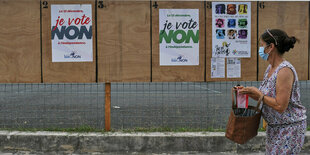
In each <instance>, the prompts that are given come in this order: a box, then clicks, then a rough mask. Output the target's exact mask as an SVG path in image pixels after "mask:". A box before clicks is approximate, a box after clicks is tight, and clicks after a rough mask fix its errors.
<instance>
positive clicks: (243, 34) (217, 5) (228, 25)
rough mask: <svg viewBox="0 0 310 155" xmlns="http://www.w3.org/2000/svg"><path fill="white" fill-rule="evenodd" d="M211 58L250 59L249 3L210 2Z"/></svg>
mask: <svg viewBox="0 0 310 155" xmlns="http://www.w3.org/2000/svg"><path fill="white" fill-rule="evenodd" d="M212 57H225V58H226V57H235V58H249V57H251V2H212Z"/></svg>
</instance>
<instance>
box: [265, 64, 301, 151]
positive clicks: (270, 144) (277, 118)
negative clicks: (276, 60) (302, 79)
mask: <svg viewBox="0 0 310 155" xmlns="http://www.w3.org/2000/svg"><path fill="white" fill-rule="evenodd" d="M284 67H288V68H290V69H291V70H292V71H293V73H294V77H295V78H294V83H293V87H292V92H291V98H290V101H289V104H288V107H287V109H286V110H285V112H283V113H282V114H281V113H279V112H277V111H276V110H274V109H272V108H271V107H269V106H268V105H266V104H263V108H262V116H263V118H264V119H265V120H266V122H267V123H268V126H267V131H266V134H267V137H266V154H267V155H269V154H270V155H278V154H297V153H299V152H300V151H301V148H302V146H303V144H304V138H305V132H306V128H307V120H306V119H307V116H306V108H305V107H304V106H302V105H301V102H300V89H299V83H298V76H297V73H296V70H295V68H294V67H293V66H292V65H291V64H290V63H289V62H288V61H283V62H282V63H281V64H280V65H279V66H278V67H277V68H276V70H275V71H274V72H273V73H272V75H271V76H270V77H269V78H268V72H269V70H270V69H271V65H269V66H268V67H267V69H266V71H265V75H264V80H263V82H262V83H261V85H260V87H259V90H260V91H261V92H262V93H263V94H264V95H266V96H270V97H273V98H275V97H276V81H277V76H278V72H279V71H280V70H281V69H282V68H284Z"/></svg>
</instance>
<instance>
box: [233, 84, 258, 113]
mask: <svg viewBox="0 0 310 155" xmlns="http://www.w3.org/2000/svg"><path fill="white" fill-rule="evenodd" d="M234 94H235V96H236V105H235V97H234ZM263 97H264V95H263V96H261V97H259V99H258V101H257V106H256V107H255V110H256V111H258V112H261V110H260V109H259V107H260V105H261V102H262V99H263ZM231 100H232V105H231V108H232V109H233V108H234V107H237V103H238V100H237V90H236V89H235V87H233V88H231Z"/></svg>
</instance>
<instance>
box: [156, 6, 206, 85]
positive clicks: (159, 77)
mask: <svg viewBox="0 0 310 155" xmlns="http://www.w3.org/2000/svg"><path fill="white" fill-rule="evenodd" d="M152 3H154V2H152ZM157 4H158V8H154V7H152V81H204V73H205V61H204V60H205V11H204V2H186V1H182V2H162V1H160V2H157ZM159 9H199V66H159Z"/></svg>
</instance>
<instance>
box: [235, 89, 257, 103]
mask: <svg viewBox="0 0 310 155" xmlns="http://www.w3.org/2000/svg"><path fill="white" fill-rule="evenodd" d="M239 93H241V94H247V95H249V96H250V97H251V98H252V99H254V100H256V101H257V100H258V99H259V98H260V97H261V96H263V93H262V92H261V91H260V90H259V89H257V88H256V87H244V88H242V89H239Z"/></svg>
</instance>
